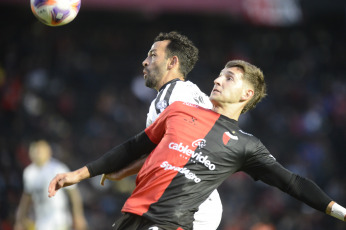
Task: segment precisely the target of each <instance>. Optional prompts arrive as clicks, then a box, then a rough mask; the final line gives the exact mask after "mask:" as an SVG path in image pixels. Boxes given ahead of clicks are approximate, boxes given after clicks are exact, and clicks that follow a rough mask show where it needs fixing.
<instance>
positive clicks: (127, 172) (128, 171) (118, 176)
mask: <svg viewBox="0 0 346 230" xmlns="http://www.w3.org/2000/svg"><path fill="white" fill-rule="evenodd" d="M145 160H146V158H142V159H139V160H137V161H135V162H133V163H132V164H130V165H129V166H128V167H126V168H124V169H122V170H120V171H118V172H113V173H109V174H102V178H101V181H100V184H101V185H104V182H105V180H106V179H108V180H115V181H117V180H122V179H124V178H125V177H128V176H132V175H135V174H137V173H138V172H139V170H140V169H141V168H142V166H143V164H144V162H145Z"/></svg>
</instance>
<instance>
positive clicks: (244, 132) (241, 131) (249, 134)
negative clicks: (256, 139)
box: [239, 129, 253, 137]
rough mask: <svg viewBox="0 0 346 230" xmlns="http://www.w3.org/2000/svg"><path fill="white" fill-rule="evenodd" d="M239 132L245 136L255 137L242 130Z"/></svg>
mask: <svg viewBox="0 0 346 230" xmlns="http://www.w3.org/2000/svg"><path fill="white" fill-rule="evenodd" d="M239 132H241V133H243V134H245V135H248V136H251V137H252V136H253V135H252V134H250V133H247V132H244V131H243V130H241V129H239Z"/></svg>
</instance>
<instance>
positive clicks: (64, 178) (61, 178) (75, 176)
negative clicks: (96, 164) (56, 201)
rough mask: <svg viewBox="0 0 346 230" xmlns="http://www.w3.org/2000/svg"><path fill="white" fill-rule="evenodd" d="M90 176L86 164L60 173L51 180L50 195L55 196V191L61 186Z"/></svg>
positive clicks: (75, 182)
mask: <svg viewBox="0 0 346 230" xmlns="http://www.w3.org/2000/svg"><path fill="white" fill-rule="evenodd" d="M89 177H90V173H89V170H88V169H87V167H86V166H84V167H83V168H80V169H78V170H76V171H73V172H68V173H61V174H58V175H56V176H55V177H54V178H53V179H52V180H51V182H50V184H49V186H48V197H53V196H55V193H56V192H57V191H58V190H59V189H61V188H64V187H67V186H70V185H73V184H77V183H79V182H80V181H81V180H84V179H86V178H89Z"/></svg>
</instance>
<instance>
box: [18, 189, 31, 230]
mask: <svg viewBox="0 0 346 230" xmlns="http://www.w3.org/2000/svg"><path fill="white" fill-rule="evenodd" d="M31 204H32V199H31V195H30V194H27V193H23V194H22V197H21V198H20V202H19V205H18V208H17V212H16V220H15V224H14V230H24V229H26V223H25V222H26V218H27V215H28V211H29V208H30V206H31Z"/></svg>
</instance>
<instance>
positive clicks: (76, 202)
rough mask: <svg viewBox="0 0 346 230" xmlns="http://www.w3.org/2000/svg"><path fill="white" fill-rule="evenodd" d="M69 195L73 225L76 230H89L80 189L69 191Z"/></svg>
mask: <svg viewBox="0 0 346 230" xmlns="http://www.w3.org/2000/svg"><path fill="white" fill-rule="evenodd" d="M67 193H68V195H69V197H70V201H71V206H72V215H73V224H74V229H75V230H85V229H87V221H86V220H85V217H84V210H83V201H82V198H81V197H82V196H81V194H80V192H79V189H78V188H73V189H68V190H67Z"/></svg>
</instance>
